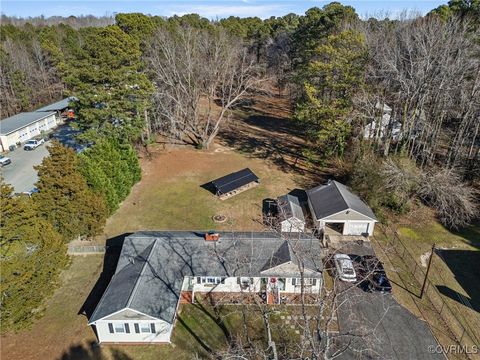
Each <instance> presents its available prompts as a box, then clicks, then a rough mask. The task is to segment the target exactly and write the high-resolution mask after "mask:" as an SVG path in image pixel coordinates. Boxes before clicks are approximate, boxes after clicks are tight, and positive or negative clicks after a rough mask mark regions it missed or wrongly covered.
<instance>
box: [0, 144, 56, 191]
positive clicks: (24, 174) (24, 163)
mask: <svg viewBox="0 0 480 360" xmlns="http://www.w3.org/2000/svg"><path fill="white" fill-rule="evenodd" d="M48 144H49V142H48V141H47V142H45V144H43V145H40V146H39V147H37V148H36V149H35V150H31V151H26V150H23V148H18V149H16V150H14V151H12V152H9V153H8V154H6V156H7V157H9V158H10V159H11V160H12V163H11V164H10V165H7V166H5V167H2V168H1V170H0V173H1V175H2V177H3V179H4V180H5V182H6V183H7V184H10V185H12V186H13V187H14V189H15V192H24V191H30V190H32V189H33V188H34V186H35V185H34V184H35V182H36V181H37V171H36V170H35V169H34V168H33V167H34V166H35V165H39V164H40V163H41V162H42V160H43V158H44V157H46V156H47V155H48V150H47V146H48Z"/></svg>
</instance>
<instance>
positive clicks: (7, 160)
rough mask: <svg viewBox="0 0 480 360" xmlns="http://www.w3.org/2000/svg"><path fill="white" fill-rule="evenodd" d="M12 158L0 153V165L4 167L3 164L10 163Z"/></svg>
mask: <svg viewBox="0 0 480 360" xmlns="http://www.w3.org/2000/svg"><path fill="white" fill-rule="evenodd" d="M11 163H12V160H10V158H8V157H6V156H3V155H0V166H1V167H4V166H5V165H8V164H11Z"/></svg>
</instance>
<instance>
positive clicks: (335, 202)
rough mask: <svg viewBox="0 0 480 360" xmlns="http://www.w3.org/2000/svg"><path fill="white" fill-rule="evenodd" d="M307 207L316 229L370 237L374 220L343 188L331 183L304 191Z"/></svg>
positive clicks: (350, 193) (366, 207) (362, 203)
mask: <svg viewBox="0 0 480 360" xmlns="http://www.w3.org/2000/svg"><path fill="white" fill-rule="evenodd" d="M307 196H308V206H309V208H310V211H311V213H312V218H313V220H314V223H315V226H316V228H317V229H318V230H320V231H322V232H323V233H325V232H328V231H330V232H332V233H335V234H340V235H363V236H369V235H373V230H374V227H375V223H376V222H377V218H376V217H375V214H374V213H373V211H372V209H370V207H368V205H367V204H365V203H364V202H363V201H362V200H361V199H360V198H359V197H358V196H357V195H355V194H353V193H352V192H351V191H350V190H349V189H348V188H347V187H346V186H345V185H343V184H341V183H339V182H337V181H334V180H331V181H329V182H328V183H327V184H325V185H321V186H317V187H315V188H313V189H310V190H307Z"/></svg>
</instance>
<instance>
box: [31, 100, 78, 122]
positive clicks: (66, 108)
mask: <svg viewBox="0 0 480 360" xmlns="http://www.w3.org/2000/svg"><path fill="white" fill-rule="evenodd" d="M75 101H78V99H77V98H76V97H75V96H70V97H68V98H65V99H63V100H60V101H57V102H54V103H52V104H49V105H46V106H44V107H41V108H40V109H37V110H35V111H37V112H52V111H54V112H55V115H56V117H57V123H58V124H60V123H62V122H63V121H64V120H65V119H67V117H69V118H72V117H73V111H72V110H71V109H70V108H71V107H70V104H71V103H72V102H75Z"/></svg>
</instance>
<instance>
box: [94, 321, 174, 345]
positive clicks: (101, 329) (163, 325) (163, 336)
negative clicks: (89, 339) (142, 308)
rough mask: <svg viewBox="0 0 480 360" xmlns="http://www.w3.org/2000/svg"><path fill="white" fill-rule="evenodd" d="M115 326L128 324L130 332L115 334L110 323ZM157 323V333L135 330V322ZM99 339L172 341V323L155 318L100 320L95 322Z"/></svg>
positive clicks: (111, 340) (109, 340) (147, 324)
mask: <svg viewBox="0 0 480 360" xmlns="http://www.w3.org/2000/svg"><path fill="white" fill-rule="evenodd" d="M109 323H110V324H112V326H114V327H115V325H121V324H125V323H127V324H128V327H129V330H130V333H126V332H123V333H118V332H114V333H113V334H112V333H111V332H110V329H109V325H108V324H109ZM151 323H153V324H155V333H154V334H153V333H151V332H150V333H141V332H140V333H136V332H135V324H138V325H139V327H140V325H141V324H143V325H144V326H149V327H150V324H151ZM95 326H96V330H97V335H98V341H99V342H100V343H102V342H109V343H116V342H122V343H125V342H145V343H151V342H153V343H157V342H159V343H161V342H170V336H171V334H172V324H169V323H167V322H165V321H162V320H155V321H152V320H150V321H141V320H136V321H135V320H99V321H97V322H96V323H95Z"/></svg>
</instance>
